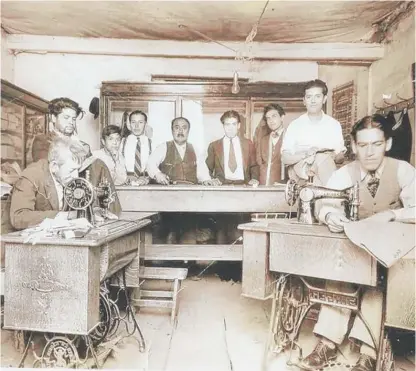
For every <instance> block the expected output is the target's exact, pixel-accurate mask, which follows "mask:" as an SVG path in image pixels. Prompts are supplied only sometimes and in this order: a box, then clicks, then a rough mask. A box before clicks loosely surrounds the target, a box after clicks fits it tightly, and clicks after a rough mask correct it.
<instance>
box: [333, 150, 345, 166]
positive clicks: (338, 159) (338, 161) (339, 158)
mask: <svg viewBox="0 0 416 371" xmlns="http://www.w3.org/2000/svg"><path fill="white" fill-rule="evenodd" d="M344 160H345V156H344V152H340V153H337V154H336V155H335V157H334V162H335V163H336V164H337V165H339V164H342V163H343V162H344Z"/></svg>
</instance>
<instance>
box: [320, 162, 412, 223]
mask: <svg viewBox="0 0 416 371" xmlns="http://www.w3.org/2000/svg"><path fill="white" fill-rule="evenodd" d="M384 164H385V163H384V161H383V162H382V164H381V165H380V166H379V168H378V169H377V171H376V173H375V176H376V177H377V178H378V179H380V177H381V174H382V173H383V170H384ZM360 175H361V180H364V179H365V178H366V177H369V176H370V175H369V174H368V173H367V172H366V171H365V170H363V169H361V172H360ZM415 178H416V171H415V168H414V167H413V166H412V165H410V164H409V163H408V162H406V161H399V164H398V167H397V182H398V183H399V186H400V188H401V192H400V200H401V201H402V204H403V206H404V207H403V208H401V209H394V210H391V211H393V212H394V214H395V216H396V220H398V221H400V220H404V219H407V220H409V219H412V220H414V219H415V210H416V209H415V197H416V196H415ZM353 185H354V184H353V181H352V179H351V176H350V173H349V172H348V169H347V167H346V166H343V167H342V168H340V169H338V170H337V171H335V172H334V173H333V174H332V176H331V177H330V178H329V180H328V183H327V185H326V186H327V187H328V188H332V189H340V190H341V189H345V188H349V187H352V186H353ZM321 205H322V206H321V207H320V208H319V214H318V218H319V220H320V221H321V222H324V221H325V217H326V215H327V214H328V213H330V212H340V211H341V212H343V211H344V208H343V207H342V205H341V200H331V199H327V200H322V203H321Z"/></svg>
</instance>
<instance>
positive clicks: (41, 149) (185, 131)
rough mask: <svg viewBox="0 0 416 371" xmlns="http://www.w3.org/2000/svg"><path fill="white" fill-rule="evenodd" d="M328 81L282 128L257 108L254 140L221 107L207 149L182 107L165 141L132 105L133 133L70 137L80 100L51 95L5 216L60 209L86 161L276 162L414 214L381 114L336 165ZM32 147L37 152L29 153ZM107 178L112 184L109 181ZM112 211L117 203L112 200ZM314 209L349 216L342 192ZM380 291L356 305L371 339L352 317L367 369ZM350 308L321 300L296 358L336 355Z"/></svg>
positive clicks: (229, 177) (155, 166) (247, 167)
mask: <svg viewBox="0 0 416 371" xmlns="http://www.w3.org/2000/svg"><path fill="white" fill-rule="evenodd" d="M327 93H328V89H327V87H326V84H325V83H324V82H322V81H321V80H313V81H310V82H308V83H307V84H306V86H305V95H304V104H305V106H306V110H307V112H306V113H305V114H303V115H302V116H300V117H299V118H298V119H296V120H294V121H293V122H292V123H290V124H289V125H288V127H287V129H285V125H283V120H284V116H285V112H284V110H283V108H282V107H281V106H280V105H278V104H271V105H268V106H266V107H265V109H264V120H265V122H266V125H267V126H265V128H266V129H267V130H266V133H265V134H264V135H262V136H261V137H260V138H258V140H257V141H256V143H257V148H255V146H254V144H253V143H252V142H251V141H250V140H248V139H246V138H243V137H241V136H239V129H240V121H241V120H240V116H239V114H238V113H237V112H236V111H233V110H231V111H227V112H225V113H224V114H223V115H222V117H221V122H222V124H223V128H224V136H223V138H221V139H219V140H217V141H214V142H212V143H210V145H209V147H208V155H207V157H206V159H203V158H200V156H198V155H197V154H196V152H195V150H194V148H193V146H192V144H190V143H189V142H188V135H189V131H190V130H191V123H190V122H189V120H187V119H186V118H184V117H179V118H175V119H174V120H173V121H172V125H171V129H172V137H173V140H172V141H168V142H166V143H163V144H161V145H159V146H158V147H156V148H155V149H153V148H152V142H151V140H150V139H149V138H148V137H146V135H145V127H146V124H147V116H146V114H145V113H144V112H141V111H134V112H132V113H131V114H130V119H129V122H130V131H131V134H130V135H129V136H127V137H126V138H121V135H120V129H119V128H118V127H117V126H112V125H109V126H107V127H106V128H104V130H103V132H102V143H103V148H102V149H101V150H99V151H94V152H93V154H92V156H91V152H90V149H89V146H88V145H86V144H85V143H83V142H81V141H80V140H79V139H78V138H77V137H76V119H77V117H78V115H79V114H80V112H81V110H80V108H79V106H78V105H77V104H76V102H73V101H72V100H70V99H67V98H59V99H56V100H53V101H52V102H51V104H50V115H51V123H52V128H51V130H50V132H51V134H49V135H47V136H40V137H39V138H35V141H34V143H33V150H34V154H33V158H34V159H35V160H37V161H36V162H34V163H32V164H31V165H29V166H28V167H27V168H26V169H25V170H24V171H23V173H22V176H21V178H20V179H19V180H18V181H17V182H16V184H15V185H14V189H13V193H12V199H11V210H10V217H11V222H12V224H13V226H14V227H15V228H16V229H23V228H27V227H29V226H32V225H35V224H37V223H39V222H40V221H42V220H43V219H44V218H46V217H55V216H56V215H58V216H59V215H60V214H62V213H63V214H64V215H66V214H65V212H64V210H65V205H64V202H63V187H64V186H65V184H67V182H68V181H69V180H71V179H73V177H74V176H77V175H78V174H79V172H82V171H85V170H86V169H88V170H90V172H91V174H92V175H93V176H92V178H93V179H96V180H97V179H101V178H102V177H110V178H112V179H113V181H114V183H115V184H124V183H126V181H127V180H128V181H129V182H131V183H132V184H137V185H143V184H147V183H148V182H149V181H150V179H153V180H154V181H155V182H157V183H159V184H166V185H167V184H170V183H172V182H185V183H192V184H196V183H202V184H207V185H220V184H249V185H253V186H254V185H258V184H265V185H273V184H274V183H275V182H281V181H282V180H284V173H285V172H284V168H285V167H287V168H288V170H289V174H290V177H292V178H295V179H297V180H298V181H300V182H302V181H307V180H308V179H309V178H311V177H312V178H313V181H314V183H316V184H320V185H326V186H328V187H330V188H334V189H344V188H346V187H350V186H352V185H353V184H355V182H357V181H358V182H359V185H360V195H359V196H360V200H361V204H360V206H359V208H360V209H359V212H360V216H361V218H363V217H364V218H367V217H369V218H373V219H375V220H377V221H379V222H380V223H388V222H390V221H393V220H396V221H400V220H403V219H406V220H409V219H413V220H414V210H415V168H414V167H413V166H411V165H410V164H409V163H407V162H405V161H401V160H397V159H394V158H391V157H387V156H386V152H388V151H389V149H390V148H391V145H392V128H391V127H390V126H389V124H388V122H387V121H386V119H385V118H384V117H383V116H381V115H377V114H375V115H372V116H366V117H364V118H362V119H361V120H359V121H358V122H357V123H356V124H355V125H354V127H353V129H352V133H351V136H352V151H353V153H354V154H355V156H356V159H355V161H352V162H350V163H348V164H347V165H345V166H343V167H342V168H340V169H338V170H336V167H337V166H336V165H337V164H339V163H342V161H343V154H344V152H345V147H344V140H343V137H342V130H341V126H340V124H339V123H338V122H337V121H336V120H334V119H333V118H332V117H330V116H328V115H326V114H325V113H323V111H322V107H323V105H324V104H325V102H326V99H327ZM35 152H36V153H35ZM111 184H112V187H113V188H114V184H113V183H111ZM113 211H114V213H116V214H117V212H118V211H120V206H119V203H118V200H117V199H116V202H115V203H114V204H113ZM318 211H319V213H318V218H319V220H320V222H322V223H323V224H326V225H327V226H328V227H329V229H330V230H331V231H332V232H342V231H343V229H344V226H345V224H346V223H348V222H349V220H348V219H347V218H346V215H345V211H344V208H343V206H342V205H341V202H338V201H336V200H329V201H325V202H323V203H322V207H320V208H319V210H318ZM327 286H328V287H329V288H331V289H335V290H339V291H346V292H349V291H350V290H352V287H351V285H346V284H343V285H342V286H341V283H339V282H328V283H327ZM381 298H382V294H381V292H380V291H379V290H378V289H372V288H365V290H364V294H363V299H362V304H361V310H362V313H363V317H364V318H365V319H366V320H367V321H368V323H369V324H370V329H371V331H372V332H373V335H374V338H375V339H376V343H375V344H374V343H373V341H372V337H371V336H370V334H369V332H368V331H367V329H366V328H365V326H364V324H363V322H362V321H361V319H360V318H358V317H357V318H356V319H355V321H354V324H353V327H352V329H351V332H350V334H349V336H350V338H351V339H354V340H356V341H358V342H359V343H360V344H361V347H360V352H361V354H360V357H359V359H358V361H357V364H356V365H355V366H354V367H353V368H352V370H353V371H373V370H375V363H376V349H377V346H378V344H377V341H378V339H379V335H380V328H381V318H382V316H381V314H382V300H381ZM350 315H351V313H350V311H349V310H347V309H340V308H334V307H328V306H324V305H323V306H322V309H321V312H320V315H319V319H318V322H317V324H316V326H315V329H314V331H315V333H316V334H317V335H318V336H319V343H318V344H317V346H316V348H315V349H314V350H313V352H312V353H311V354H309V355H308V356H307V357H305V358H304V359H303V360H302V362H301V364H300V367H302V368H303V369H306V370H318V369H321V368H322V367H324V366H325V364H326V363H327V362H328V361H330V360H333V359H334V358H336V357H337V349H338V345H340V344H341V343H342V342H343V340H344V337H345V335H346V334H347V332H348V328H349V319H350Z"/></svg>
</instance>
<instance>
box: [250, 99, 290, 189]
mask: <svg viewBox="0 0 416 371" xmlns="http://www.w3.org/2000/svg"><path fill="white" fill-rule="evenodd" d="M284 117H285V111H284V109H283V108H282V107H281V106H280V105H278V104H276V103H273V104H269V105H268V106H266V107H264V114H263V119H264V121H265V122H266V123H267V129H268V134H267V135H264V136H262V137H261V138H260V139H259V141H258V144H257V148H256V152H257V163H258V164H259V166H260V185H266V186H270V185H273V184H274V183H276V182H280V181H282V180H284V178H285V171H284V166H283V164H282V159H281V148H282V142H283V132H284V127H283V118H284Z"/></svg>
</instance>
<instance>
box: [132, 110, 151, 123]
mask: <svg viewBox="0 0 416 371" xmlns="http://www.w3.org/2000/svg"><path fill="white" fill-rule="evenodd" d="M133 115H142V116H143V117H144V120H145V121H146V122H147V115H146V114H145V113H144V112H143V111H140V110H136V111H133V112H132V113H130V115H129V121H131V117H132V116H133Z"/></svg>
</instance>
